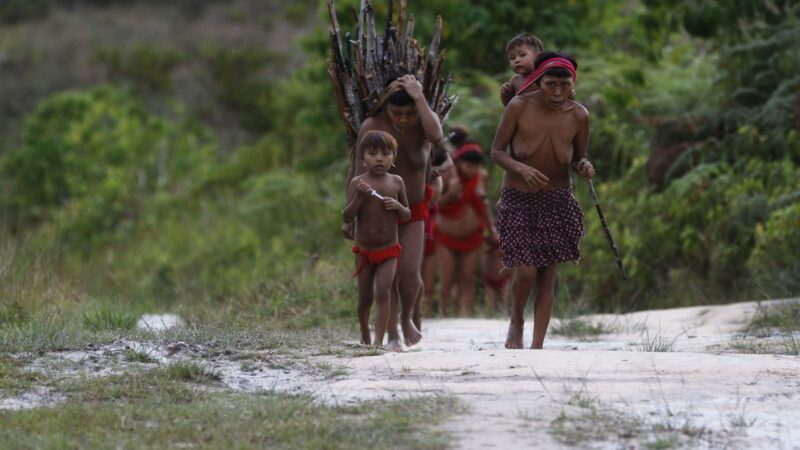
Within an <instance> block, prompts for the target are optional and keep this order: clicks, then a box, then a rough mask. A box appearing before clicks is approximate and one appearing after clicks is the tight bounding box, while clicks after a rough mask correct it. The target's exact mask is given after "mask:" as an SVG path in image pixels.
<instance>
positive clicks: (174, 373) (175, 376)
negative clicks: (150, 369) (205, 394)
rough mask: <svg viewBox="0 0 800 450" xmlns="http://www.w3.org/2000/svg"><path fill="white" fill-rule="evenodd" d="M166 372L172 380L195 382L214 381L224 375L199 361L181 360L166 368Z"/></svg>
mask: <svg viewBox="0 0 800 450" xmlns="http://www.w3.org/2000/svg"><path fill="white" fill-rule="evenodd" d="M164 374H165V375H166V377H167V378H168V379H170V380H176V381H191V382H193V383H213V382H216V381H220V380H221V379H222V377H221V376H220V374H219V373H218V372H216V371H213V370H211V369H208V368H206V367H204V366H202V365H200V364H198V363H195V362H188V361H179V362H176V363H173V364H170V365H169V366H167V367H166V368H164Z"/></svg>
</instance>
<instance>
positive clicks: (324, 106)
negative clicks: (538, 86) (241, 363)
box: [0, 0, 800, 344]
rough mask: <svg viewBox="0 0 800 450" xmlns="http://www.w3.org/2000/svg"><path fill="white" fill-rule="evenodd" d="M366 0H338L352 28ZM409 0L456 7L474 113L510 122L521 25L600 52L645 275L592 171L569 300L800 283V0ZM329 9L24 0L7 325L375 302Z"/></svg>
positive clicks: (6, 127) (13, 114) (749, 291)
mask: <svg viewBox="0 0 800 450" xmlns="http://www.w3.org/2000/svg"><path fill="white" fill-rule="evenodd" d="M357 3H358V2H356V1H354V0H347V1H339V2H337V9H338V10H339V16H340V18H341V19H342V20H341V21H342V27H343V28H344V29H345V30H353V29H354V24H353V20H352V19H349V20H348V18H351V17H352V16H351V14H350V13H349V10H350V7H352V6H356V7H357ZM409 3H410V5H409V9H410V11H411V12H412V13H414V14H415V16H416V24H417V28H416V29H417V31H416V33H415V34H416V36H417V37H418V39H420V41H421V43H422V44H423V45H427V41H428V40H429V39H430V36H431V31H432V27H433V24H434V17H435V15H436V14H441V15H442V16H443V17H444V20H445V28H444V39H443V41H444V44H443V45H444V47H446V48H447V49H448V51H447V55H448V59H447V68H448V70H449V71H451V72H452V73H453V76H454V79H455V84H456V91H457V93H458V94H459V95H460V96H461V101H460V103H459V104H458V106H457V107H456V110H455V112H454V113H453V116H452V117H451V119H450V124H455V123H461V124H465V125H467V126H468V127H470V128H471V129H472V130H473V136H474V137H475V138H476V139H478V140H479V141H480V142H481V143H482V144H483V145H484V147H485V148H488V146H489V144H490V143H491V139H492V136H493V133H494V130H495V127H496V125H497V123H498V121H499V118H500V116H501V114H502V107H501V105H500V102H499V99H498V92H499V86H500V84H501V83H502V82H503V81H505V80H507V79H508V77H509V75H510V71H509V67H508V63H507V60H506V57H505V54H504V46H505V42H506V41H507V40H508V39H510V38H511V37H512V36H513V35H515V34H516V33H518V32H520V31H529V32H531V33H534V34H536V35H537V36H539V37H541V38H542V40H543V41H544V43H545V47H546V48H548V49H559V50H563V51H565V52H567V53H570V54H573V55H574V56H575V57H576V58H577V59H578V61H579V74H580V75H579V80H578V84H577V88H576V90H577V98H578V100H579V101H580V102H582V103H583V104H585V105H586V106H587V108H588V109H589V111H590V113H591V129H592V131H591V138H590V149H589V153H590V156H591V158H592V159H593V161H594V163H595V166H596V168H597V173H598V175H597V177H596V179H595V184H596V185H597V188H598V193H599V196H600V199H601V201H602V202H603V207H604V209H605V213H606V216H607V217H608V219H609V221H610V223H611V229H612V232H613V234H614V236H615V238H616V240H617V243H618V245H619V248H620V250H621V252H622V254H623V256H624V262H625V265H626V267H627V269H628V273H629V275H630V278H631V279H630V280H629V281H623V280H622V279H621V277H620V276H619V274H618V273H617V272H616V268H615V265H614V260H613V257H612V256H611V254H610V252H609V250H608V247H607V243H606V241H605V237H604V236H603V234H602V230H601V228H600V226H599V222H598V220H597V219H596V215H595V213H594V212H593V211H592V209H593V208H592V204H591V202H590V200H589V197H588V195H587V191H586V187H585V186H584V184H583V183H582V182H580V181H578V180H576V185H575V190H576V193H577V195H578V198H579V200H580V202H581V205H582V206H583V208H584V211H585V213H586V215H587V225H588V234H587V237H586V239H585V240H584V241H583V243H582V247H581V248H582V253H583V257H582V259H581V261H580V264H579V265H577V266H571V265H565V266H563V269H562V270H561V271H560V272H559V280H558V284H559V288H558V297H559V307H560V308H561V311H562V312H563V311H566V310H570V311H572V312H573V313H574V312H590V311H629V310H636V309H645V308H661V307H673V306H681V305H694V304H711V303H723V302H732V301H738V300H750V299H765V298H780V297H788V296H796V295H798V294H800V276H798V275H799V274H800V256H798V249H800V136H798V133H800V96H798V94H799V93H800V52H797V50H796V42H798V41H800V20H799V17H798V16H799V15H800V5H798V4H797V2H794V1H789V0H783V1H781V0H772V1H748V0H741V1H739V0H736V1H714V0H707V1H694V0H680V1H661V0H586V1H565V2H549V1H545V0H526V1H510V0H493V1H488V0H478V1H466V0H449V1H444V0H428V1H425V2H422V1H415V0H411V1H410V2H409ZM375 6H376V10H377V12H378V16H379V17H385V14H386V10H387V5H386V3H385V2H382V1H378V2H376V5H375ZM326 18H327V12H326V8H325V5H324V4H323V3H322V2H318V1H311V0H302V1H294V2H280V1H275V0H271V1H256V0H234V1H221V0H220V1H214V0H176V1H172V2H159V1H148V0H140V1H133V0H131V1H123V0H5V1H2V2H0V342H3V343H6V344H8V343H11V342H13V341H14V340H15V339H18V337H19V336H21V335H25V333H26V330H28V329H32V328H31V327H33V324H36V327H37V328H36V329H37V330H39V332H41V329H42V324H49V326H47V327H45V328H46V329H47V330H51V331H50V332H51V333H53V334H57V333H60V332H61V331H60V330H63V329H68V328H76V329H77V328H86V327H87V326H88V327H90V328H91V326H92V324H96V323H97V322H96V320H93V318H95V319H96V318H98V317H106V318H108V317H112V318H116V319H114V320H111V322H113V323H116V324H119V323H122V324H128V323H131V321H132V320H133V319H132V318H135V317H138V315H139V314H141V313H144V312H178V313H180V314H182V315H184V316H190V317H193V318H194V319H195V320H198V321H205V322H221V323H231V322H244V323H250V324H262V325H263V324H267V325H269V326H271V327H289V328H307V327H310V326H318V325H333V324H340V323H346V324H349V326H352V325H354V324H355V320H353V319H354V314H353V313H354V310H355V298H356V290H355V283H354V282H353V280H352V278H351V277H350V273H351V271H352V266H353V261H352V255H351V254H350V249H349V245H348V242H347V241H345V240H344V239H343V238H342V237H341V236H340V233H339V224H340V221H341V208H342V204H343V185H344V174H345V171H346V168H347V164H348V159H347V157H346V155H347V152H348V149H347V143H346V140H345V136H344V128H343V126H342V123H341V119H340V117H339V116H338V111H337V110H336V105H335V102H334V99H333V95H332V90H331V87H330V83H329V81H328V79H327V75H326V73H325V59H326V57H327V56H328V51H329V50H328V44H327V19H326ZM489 171H490V173H491V174H492V177H493V180H494V186H493V192H494V193H495V194H496V192H497V189H498V182H499V177H500V175H501V174H500V173H499V172H500V171H499V170H498V168H496V167H489ZM495 198H496V195H495ZM485 313H487V314H494V313H497V312H492V311H485Z"/></svg>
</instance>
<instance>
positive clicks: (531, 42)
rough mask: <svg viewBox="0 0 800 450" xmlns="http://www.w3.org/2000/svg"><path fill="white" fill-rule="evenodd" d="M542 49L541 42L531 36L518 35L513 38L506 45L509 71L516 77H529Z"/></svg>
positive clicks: (526, 34)
mask: <svg viewBox="0 0 800 450" xmlns="http://www.w3.org/2000/svg"><path fill="white" fill-rule="evenodd" d="M543 49H544V44H542V40H541V39H539V38H538V37H536V36H534V35H532V34H528V33H520V34H518V35H516V36H514V37H513V38H512V39H511V40H510V41H508V44H506V55H508V62H509V63H510V64H511V70H513V71H514V73H516V74H518V75H522V76H528V75H530V74H531V73H533V66H534V62H535V61H536V57H537V56H539V53H541V52H542V50H543Z"/></svg>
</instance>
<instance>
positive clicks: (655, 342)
mask: <svg viewBox="0 0 800 450" xmlns="http://www.w3.org/2000/svg"><path fill="white" fill-rule="evenodd" d="M682 335H683V333H681V334H678V335H676V336H673V337H667V336H662V335H661V334H660V333H656V334H654V335H651V334H650V332H649V331H645V333H644V334H643V335H642V337H641V339H640V340H639V341H638V342H635V343H633V344H631V345H628V346H626V347H625V350H627V351H631V352H674V351H675V343H676V342H678V339H679V338H680V337H681V336H682Z"/></svg>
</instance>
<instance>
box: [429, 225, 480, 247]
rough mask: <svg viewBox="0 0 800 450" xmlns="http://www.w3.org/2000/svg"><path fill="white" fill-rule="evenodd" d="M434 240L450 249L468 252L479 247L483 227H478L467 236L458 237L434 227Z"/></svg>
mask: <svg viewBox="0 0 800 450" xmlns="http://www.w3.org/2000/svg"><path fill="white" fill-rule="evenodd" d="M436 240H437V241H438V242H439V243H440V244H442V245H444V246H445V247H447V248H449V249H450V250H455V251H457V252H461V253H468V252H471V251H473V250H475V249H477V248H479V247H480V246H481V245H482V244H483V227H481V228H478V229H477V230H475V232H474V233H472V234H470V235H469V236H466V237H460V238H458V237H454V236H451V235H449V234H447V233H443V232H442V231H441V230H439V229H436Z"/></svg>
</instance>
